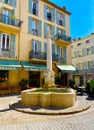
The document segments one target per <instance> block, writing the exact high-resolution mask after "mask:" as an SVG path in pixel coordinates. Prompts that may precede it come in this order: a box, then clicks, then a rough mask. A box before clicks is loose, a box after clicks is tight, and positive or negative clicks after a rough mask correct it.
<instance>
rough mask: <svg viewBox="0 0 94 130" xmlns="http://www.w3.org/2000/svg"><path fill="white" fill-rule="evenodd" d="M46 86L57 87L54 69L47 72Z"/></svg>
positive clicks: (48, 87) (49, 87)
mask: <svg viewBox="0 0 94 130" xmlns="http://www.w3.org/2000/svg"><path fill="white" fill-rule="evenodd" d="M44 86H45V88H47V89H48V90H49V89H51V90H53V89H56V85H55V81H54V72H53V71H46V72H45V84H44Z"/></svg>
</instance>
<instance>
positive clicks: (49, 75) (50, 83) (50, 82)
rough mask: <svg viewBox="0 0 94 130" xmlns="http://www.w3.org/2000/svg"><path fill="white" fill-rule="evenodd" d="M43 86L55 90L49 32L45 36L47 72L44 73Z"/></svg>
mask: <svg viewBox="0 0 94 130" xmlns="http://www.w3.org/2000/svg"><path fill="white" fill-rule="evenodd" d="M44 86H45V88H46V89H56V85H55V83H54V71H53V70H52V44H51V32H50V31H49V32H48V36H47V71H46V72H45V82H44Z"/></svg>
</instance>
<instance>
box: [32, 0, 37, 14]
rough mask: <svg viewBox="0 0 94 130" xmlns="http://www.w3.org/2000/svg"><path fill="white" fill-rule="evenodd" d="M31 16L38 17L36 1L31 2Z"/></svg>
mask: <svg viewBox="0 0 94 130" xmlns="http://www.w3.org/2000/svg"><path fill="white" fill-rule="evenodd" d="M32 14H34V15H38V1H37V0H33V1H32Z"/></svg>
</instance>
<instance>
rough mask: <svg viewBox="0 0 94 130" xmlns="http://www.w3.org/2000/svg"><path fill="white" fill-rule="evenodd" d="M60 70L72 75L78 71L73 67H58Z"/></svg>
mask: <svg viewBox="0 0 94 130" xmlns="http://www.w3.org/2000/svg"><path fill="white" fill-rule="evenodd" d="M56 66H57V67H58V68H59V69H60V70H62V72H65V73H72V72H74V71H76V68H75V67H74V66H72V65H59V64H57V65H56Z"/></svg>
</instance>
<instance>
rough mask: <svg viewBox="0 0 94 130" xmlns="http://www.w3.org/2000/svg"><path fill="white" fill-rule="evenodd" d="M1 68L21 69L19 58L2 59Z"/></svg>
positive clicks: (0, 61)
mask: <svg viewBox="0 0 94 130" xmlns="http://www.w3.org/2000/svg"><path fill="white" fill-rule="evenodd" d="M0 70H21V65H20V63H19V61H17V60H0Z"/></svg>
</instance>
